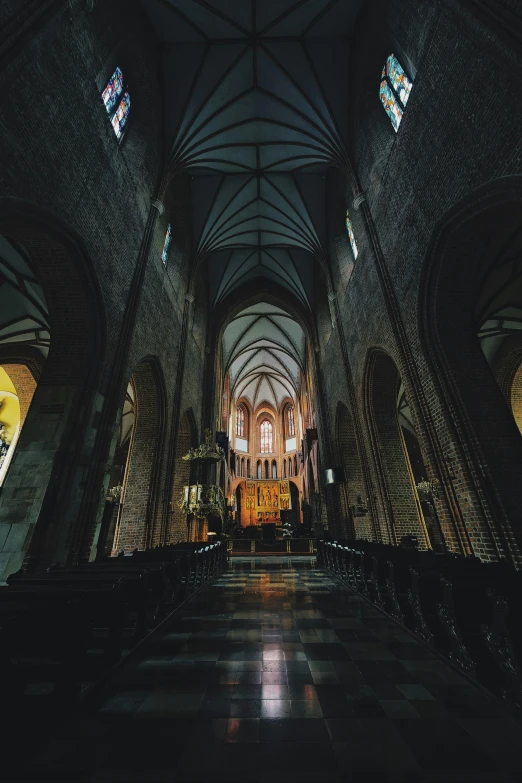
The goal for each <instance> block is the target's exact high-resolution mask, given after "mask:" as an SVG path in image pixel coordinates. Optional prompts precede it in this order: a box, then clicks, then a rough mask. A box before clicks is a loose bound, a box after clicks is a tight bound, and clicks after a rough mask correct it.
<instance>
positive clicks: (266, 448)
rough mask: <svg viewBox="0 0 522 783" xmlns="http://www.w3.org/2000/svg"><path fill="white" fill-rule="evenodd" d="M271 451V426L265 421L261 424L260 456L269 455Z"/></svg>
mask: <svg viewBox="0 0 522 783" xmlns="http://www.w3.org/2000/svg"><path fill="white" fill-rule="evenodd" d="M272 451H273V449H272V425H271V423H270V422H269V421H267V420H266V419H265V421H263V422H262V424H261V454H270V453H271V452H272ZM267 478H268V476H267Z"/></svg>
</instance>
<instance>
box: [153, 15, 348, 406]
mask: <svg viewBox="0 0 522 783" xmlns="http://www.w3.org/2000/svg"><path fill="white" fill-rule="evenodd" d="M142 2H143V5H144V7H145V9H146V10H147V12H148V14H149V17H150V19H151V22H152V25H153V27H154V29H155V31H156V34H157V36H158V38H159V39H160V41H161V42H162V43H163V52H164V53H163V60H164V84H165V111H164V115H165V138H166V147H167V149H168V150H169V154H168V162H167V168H168V173H169V175H170V176H173V175H175V173H176V172H178V171H189V172H190V173H191V175H192V225H193V232H194V237H193V239H194V247H195V248H196V258H195V262H197V263H201V262H204V263H206V265H207V269H208V279H209V283H210V296H211V302H210V304H211V306H214V305H217V304H220V303H221V302H222V301H223V300H224V299H226V297H228V295H229V294H232V293H233V292H234V291H235V290H236V289H237V288H239V287H240V286H242V285H243V284H244V283H248V282H251V283H252V285H253V286H255V285H256V281H257V280H259V278H261V279H262V280H263V281H264V282H265V283H266V282H267V281H268V283H269V284H270V283H274V284H277V286H278V287H279V288H282V289H286V291H288V293H289V294H291V295H292V297H294V298H295V299H297V300H298V302H299V304H300V305H301V306H302V307H304V308H305V309H308V310H309V311H310V312H313V310H314V305H315V302H314V285H313V280H314V263H316V262H315V260H314V259H316V258H318V257H320V258H324V257H325V255H326V253H325V248H326V231H325V224H326V199H325V174H326V171H327V169H328V167H329V166H337V167H340V168H344V167H345V166H346V162H347V153H346V140H347V129H348V83H349V47H350V37H351V35H352V31H353V26H354V22H355V19H356V16H357V14H358V11H359V9H360V7H361V5H362V3H363V0H142ZM257 311H259V306H257ZM269 313H270V314H271V311H267V318H266V319H264V320H262V321H259V322H257V325H256V330H257V332H259V329H260V328H261V327H263V328H265V327H266V328H267V329H269V324H271V325H273V324H272V321H271V318H269V317H268V314H269ZM236 321H237V318H236V319H235V320H234V322H233V323H232V324H231V327H234V328H235V326H234V325H235V324H236ZM236 325H237V324H236ZM270 328H271V327H270ZM267 335H268V332H267V333H266V335H265V336H267ZM262 336H263V335H261V334H259V338H260V339H261V337H262ZM261 358H263V361H264V360H267V361H268V357H267V356H266V355H265V354H263V357H258V359H259V360H261ZM272 358H273V357H272ZM258 359H256V361H258ZM279 360H281V361H283V362H284V361H286V360H285V359H283V357H282V356H279V355H278V361H279ZM263 366H264V365H263ZM289 374H290V376H291V375H292V373H291V372H290V373H289ZM270 378H272V382H273V383H275V381H274V378H275V376H273V375H270ZM285 382H289V379H288V378H287V380H286V381H285ZM267 383H268V381H267ZM277 383H279V381H277ZM260 388H261V387H260ZM262 388H263V390H265V389H266V386H265V385H263V386H262ZM278 388H279V387H278ZM259 393H260V392H259V391H258V396H259ZM262 393H263V394H264V393H265V391H263V392H262ZM266 393H267V394H268V392H266ZM272 396H273V397H275V398H278V397H279V396H280V395H279V392H274V391H273V390H272Z"/></svg>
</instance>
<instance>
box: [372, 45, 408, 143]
mask: <svg viewBox="0 0 522 783" xmlns="http://www.w3.org/2000/svg"><path fill="white" fill-rule="evenodd" d="M412 87H413V82H412V81H410V79H408V77H407V76H406V74H405V73H404V69H403V67H402V65H401V64H400V62H399V61H398V60H397V58H396V57H395V55H394V54H390V56H389V57H388V59H387V60H386V64H385V66H384V68H383V69H382V74H381V86H380V89H379V96H380V99H381V103H382V105H383V106H384V109H385V111H386V114H387V115H388V117H389V118H390V120H391V124H392V125H393V129H394V130H395V133H397V131H398V130H399V125H400V124H401V120H402V115H403V114H404V109H405V107H406V104H407V103H408V98H409V97H410V93H411V88H412Z"/></svg>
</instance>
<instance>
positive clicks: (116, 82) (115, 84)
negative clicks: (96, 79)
mask: <svg viewBox="0 0 522 783" xmlns="http://www.w3.org/2000/svg"><path fill="white" fill-rule="evenodd" d="M122 92H123V74H122V72H121V70H120V68H116V70H115V71H114V73H113V74H112V76H111V78H110V79H109V82H108V84H107V87H106V88H105V89H104V91H103V92H102V99H103V102H104V104H105V108H106V109H107V111H108V113H109V114H111V113H112V110H113V109H114V107H115V106H116V103H117V102H118V98H119V97H120V95H121V94H122Z"/></svg>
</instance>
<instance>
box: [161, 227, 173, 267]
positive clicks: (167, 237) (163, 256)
mask: <svg viewBox="0 0 522 783" xmlns="http://www.w3.org/2000/svg"><path fill="white" fill-rule="evenodd" d="M171 239H172V228H171V226H170V223H169V224H168V226H167V233H166V234H165V241H164V243H163V252H162V254H161V260H162V261H163V266H167V261H168V260H169V247H170V240H171Z"/></svg>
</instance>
